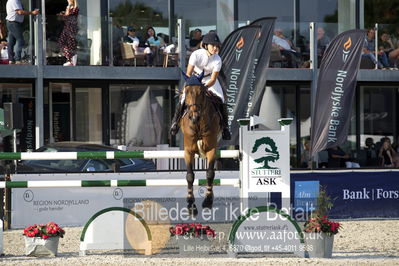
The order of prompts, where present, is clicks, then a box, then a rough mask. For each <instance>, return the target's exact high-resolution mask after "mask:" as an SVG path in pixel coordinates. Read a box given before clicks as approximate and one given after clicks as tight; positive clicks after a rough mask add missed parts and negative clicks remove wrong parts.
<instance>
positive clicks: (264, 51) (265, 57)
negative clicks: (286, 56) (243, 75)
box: [248, 17, 276, 115]
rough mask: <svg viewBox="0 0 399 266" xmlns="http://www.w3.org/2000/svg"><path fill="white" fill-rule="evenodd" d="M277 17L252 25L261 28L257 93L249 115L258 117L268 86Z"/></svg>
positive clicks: (261, 20) (258, 20) (257, 57)
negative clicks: (267, 74)
mask: <svg viewBox="0 0 399 266" xmlns="http://www.w3.org/2000/svg"><path fill="white" fill-rule="evenodd" d="M275 21H276V18H275V17H265V18H259V19H257V20H255V21H253V22H252V23H251V25H259V26H261V27H262V28H261V33H260V37H259V39H258V40H259V44H258V49H257V51H256V58H255V75H254V77H253V78H254V79H255V81H254V83H255V85H254V86H253V87H254V88H255V91H254V93H253V98H252V99H249V106H248V107H249V111H248V113H249V115H258V114H259V109H260V105H261V103H262V98H263V93H264V92H265V86H266V72H267V68H268V66H269V61H270V51H271V49H272V39H273V31H274V22H275Z"/></svg>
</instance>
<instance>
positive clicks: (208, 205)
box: [202, 195, 213, 209]
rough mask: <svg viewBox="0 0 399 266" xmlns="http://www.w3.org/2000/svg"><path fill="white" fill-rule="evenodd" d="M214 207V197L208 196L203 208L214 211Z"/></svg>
mask: <svg viewBox="0 0 399 266" xmlns="http://www.w3.org/2000/svg"><path fill="white" fill-rule="evenodd" d="M212 205H213V195H208V196H206V197H205V199H204V201H203V202H202V208H204V209H212Z"/></svg>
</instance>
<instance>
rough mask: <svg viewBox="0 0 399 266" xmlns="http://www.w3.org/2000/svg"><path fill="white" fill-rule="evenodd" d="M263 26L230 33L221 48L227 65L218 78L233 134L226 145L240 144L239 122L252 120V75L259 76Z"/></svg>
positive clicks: (224, 143)
mask: <svg viewBox="0 0 399 266" xmlns="http://www.w3.org/2000/svg"><path fill="white" fill-rule="evenodd" d="M260 30H261V27H260V26H244V27H241V28H238V29H236V30H234V31H233V32H232V33H230V34H229V35H228V36H227V37H226V40H225V41H224V42H223V45H222V47H221V49H220V53H219V55H220V57H221V58H222V61H223V65H222V69H221V70H220V74H219V76H218V79H219V82H220V84H221V86H222V88H223V90H224V93H225V103H226V104H227V111H228V117H229V128H230V131H231V133H232V137H231V140H230V141H221V144H222V146H223V145H234V144H238V123H237V119H239V118H244V117H249V116H248V115H246V114H245V111H246V110H247V106H248V99H249V97H250V95H249V92H250V91H253V90H254V89H253V86H254V84H253V80H252V76H253V75H254V73H255V58H256V52H257V45H258V37H259V33H260Z"/></svg>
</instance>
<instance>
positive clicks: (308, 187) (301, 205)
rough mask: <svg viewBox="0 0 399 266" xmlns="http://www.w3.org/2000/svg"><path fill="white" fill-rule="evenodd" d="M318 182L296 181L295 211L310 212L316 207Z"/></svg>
mask: <svg viewBox="0 0 399 266" xmlns="http://www.w3.org/2000/svg"><path fill="white" fill-rule="evenodd" d="M319 190H320V183H319V181H297V182H295V199H294V208H295V210H296V211H300V210H303V211H306V212H308V211H310V212H312V211H313V210H314V209H315V207H316V205H317V197H318V196H319Z"/></svg>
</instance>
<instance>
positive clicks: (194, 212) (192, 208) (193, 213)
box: [187, 204, 198, 216]
mask: <svg viewBox="0 0 399 266" xmlns="http://www.w3.org/2000/svg"><path fill="white" fill-rule="evenodd" d="M187 209H188V213H189V214H190V215H191V216H197V214H198V209H197V206H196V205H195V204H189V205H187Z"/></svg>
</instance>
